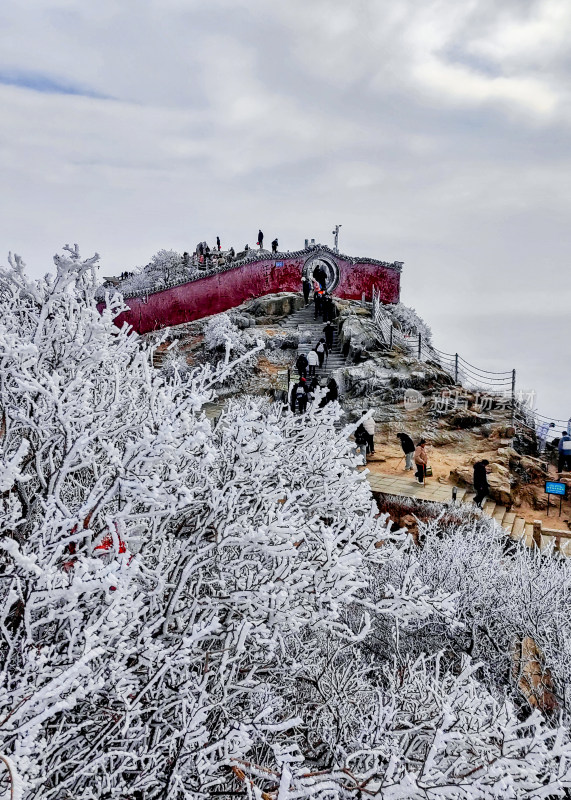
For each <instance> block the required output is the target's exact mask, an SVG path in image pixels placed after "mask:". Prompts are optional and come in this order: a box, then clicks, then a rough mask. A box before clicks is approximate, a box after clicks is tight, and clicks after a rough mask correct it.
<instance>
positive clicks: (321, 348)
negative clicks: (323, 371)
mask: <svg viewBox="0 0 571 800" xmlns="http://www.w3.org/2000/svg"><path fill="white" fill-rule="evenodd" d="M315 349H316V351H317V356H318V358H319V367H320V368H321V367H322V366H323V362H324V361H325V357H326V356H327V355H329V353H328V352H327V345H326V344H325V339H323V338H321V339H320V340H319V344H318V345H317V347H316V348H315Z"/></svg>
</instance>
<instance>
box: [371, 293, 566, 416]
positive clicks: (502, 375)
mask: <svg viewBox="0 0 571 800" xmlns="http://www.w3.org/2000/svg"><path fill="white" fill-rule="evenodd" d="M382 305H383V304H382V302H381V299H380V293H379V292H378V291H377V288H376V287H373V320H374V322H375V324H376V325H377V326H378V327H379V329H380V331H381V333H382V335H383V338H384V339H385V341H386V343H387V344H389V345H390V344H393V343H394V341H395V340H396V341H397V342H398V341H399V340H400V343H401V345H403V346H404V347H405V349H406V350H407V351H408V352H410V353H414V354H416V356H417V357H418V358H419V360H421V359H422V358H423V357H424V360H431V361H436V362H437V363H439V364H440V366H441V368H442V369H443V370H444V371H445V372H447V373H448V374H449V375H450V376H451V377H453V378H454V380H455V382H456V383H460V385H463V384H464V383H468V384H469V383H470V382H471V381H474V382H477V383H476V384H475V385H477V386H481V387H482V388H485V389H486V390H487V391H488V392H499V391H500V390H501V389H502V388H504V389H505V388H508V387H509V388H510V390H511V406H512V423H513V425H515V426H521V427H525V428H528V429H529V430H531V431H534V432H535V431H536V418H539V419H540V420H545V421H547V422H554V423H560V424H562V425H568V424H569V420H564V419H556V418H555V417H547V416H545V414H540V413H539V412H538V411H533V410H529V411H522V408H521V405H520V404H519V403H518V402H517V401H516V391H515V378H516V371H515V369H513V370H511V371H502V372H498V371H496V370H489V369H482V368H480V367H477V366H475V365H474V364H472V363H471V362H469V361H467V360H466V359H465V358H464V357H463V356H461V355H459V354H458V353H446V352H444V351H443V350H439V349H438V348H437V347H434V346H433V345H429V346H428V345H427V344H426V342H423V341H422V338H421V336H420V334H419V335H418V338H417V339H416V346H415V345H413V344H412V343H411V342H409V341H404V337H403V336H402V334H401V333H400V331H398V330H397V329H396V328H393V324H392V320H390V319H389V318H388V317H387V316H386V315H385V313H384V312H383V310H382V308H381V307H382ZM390 328H393V332H392V334H391V332H390V330H388V329H390ZM387 330H388V332H387ZM427 356H428V358H427ZM523 413H525V414H526V421H525V422H524V421H523V420H522V419H521V418H520V417H519V416H518V415H522V414H523ZM530 418H531V421H532V423H533V425H530V424H529V423H528V421H527V420H528V419H530Z"/></svg>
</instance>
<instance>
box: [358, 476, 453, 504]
mask: <svg viewBox="0 0 571 800" xmlns="http://www.w3.org/2000/svg"><path fill="white" fill-rule="evenodd" d="M367 480H368V481H369V484H370V486H371V489H372V491H373V492H381V493H382V494H396V495H400V496H401V497H414V499H415V500H432V502H433V503H448V502H450V501H451V500H452V489H453V488H454V487H452V486H451V485H450V484H447V483H438V481H437V480H436V479H435V478H427V480H426V483H425V485H424V486H423V485H422V484H421V483H419V482H418V481H417V480H416V478H414V477H413V473H412V472H410V473H409V474H408V475H402V476H401V475H382V474H380V473H378V472H374V473H373V472H370V473H369V474H368V475H367ZM457 492H458V495H457V500H459V501H460V500H463V499H464V496H465V495H466V489H457Z"/></svg>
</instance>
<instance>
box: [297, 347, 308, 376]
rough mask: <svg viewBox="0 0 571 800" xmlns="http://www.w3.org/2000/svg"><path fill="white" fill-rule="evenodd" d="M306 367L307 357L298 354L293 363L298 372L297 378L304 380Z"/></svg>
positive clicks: (303, 354)
mask: <svg viewBox="0 0 571 800" xmlns="http://www.w3.org/2000/svg"><path fill="white" fill-rule="evenodd" d="M308 365H309V362H308V360H307V356H306V355H305V353H300V354H299V355H298V357H297V361H296V362H295V368H296V370H297V371H298V372H299V377H300V378H306V377H307V367H308Z"/></svg>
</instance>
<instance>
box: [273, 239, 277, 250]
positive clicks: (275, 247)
mask: <svg viewBox="0 0 571 800" xmlns="http://www.w3.org/2000/svg"><path fill="white" fill-rule="evenodd" d="M277 252H278V240H277V239H274V241H273V242H272V253H277Z"/></svg>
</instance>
